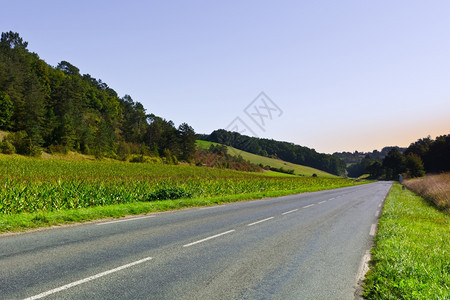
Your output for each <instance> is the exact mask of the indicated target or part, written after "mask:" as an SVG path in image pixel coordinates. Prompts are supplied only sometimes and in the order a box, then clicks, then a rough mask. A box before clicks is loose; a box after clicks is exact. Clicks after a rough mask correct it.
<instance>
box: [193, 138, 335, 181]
mask: <svg viewBox="0 0 450 300" xmlns="http://www.w3.org/2000/svg"><path fill="white" fill-rule="evenodd" d="M196 144H197V146H199V147H202V148H205V149H208V148H209V147H210V146H211V145H217V144H218V143H214V142H208V141H203V140H197V141H196ZM226 147H227V149H228V153H229V154H231V155H241V156H242V158H244V159H245V160H248V161H250V162H251V163H253V164H257V165H259V164H262V165H263V166H271V167H274V168H284V169H287V170H294V174H295V175H303V176H312V175H313V174H316V175H317V176H320V177H329V178H337V177H338V176H335V175H332V174H330V173H327V172H324V171H321V170H318V169H314V168H311V167H307V166H302V165H298V164H294V163H290V162H285V161H283V160H280V159H275V158H270V157H264V156H260V155H256V154H253V153H249V152H246V151H242V150H239V149H236V148H233V147H231V146H226ZM273 173H274V175H275V174H276V173H278V172H273Z"/></svg>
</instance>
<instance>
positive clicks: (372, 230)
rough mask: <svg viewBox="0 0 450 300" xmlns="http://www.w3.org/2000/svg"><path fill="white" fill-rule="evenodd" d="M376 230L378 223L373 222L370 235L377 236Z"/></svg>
mask: <svg viewBox="0 0 450 300" xmlns="http://www.w3.org/2000/svg"><path fill="white" fill-rule="evenodd" d="M376 230H377V224H372V226H370V232H369V235H370V236H375V233H376Z"/></svg>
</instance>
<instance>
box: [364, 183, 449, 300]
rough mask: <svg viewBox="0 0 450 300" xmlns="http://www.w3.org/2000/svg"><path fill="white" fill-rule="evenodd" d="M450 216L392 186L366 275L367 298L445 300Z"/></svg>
mask: <svg viewBox="0 0 450 300" xmlns="http://www.w3.org/2000/svg"><path fill="white" fill-rule="evenodd" d="M449 225H450V217H449V216H448V215H447V214H446V213H444V212H442V211H439V210H437V209H436V208H435V207H434V206H432V205H430V203H429V202H427V201H426V200H424V199H423V198H421V197H420V196H417V195H415V194H414V193H413V192H411V191H409V190H402V187H401V185H399V184H394V186H393V187H392V189H391V192H390V194H389V196H388V197H387V199H386V202H385V204H384V208H383V214H382V216H381V218H380V220H379V223H378V233H377V235H376V237H375V247H374V248H373V249H372V261H371V266H372V269H371V270H370V271H369V272H368V273H367V276H366V279H365V286H364V290H365V292H364V296H365V297H366V298H367V299H450V278H449V273H450V243H449V240H450V226H449Z"/></svg>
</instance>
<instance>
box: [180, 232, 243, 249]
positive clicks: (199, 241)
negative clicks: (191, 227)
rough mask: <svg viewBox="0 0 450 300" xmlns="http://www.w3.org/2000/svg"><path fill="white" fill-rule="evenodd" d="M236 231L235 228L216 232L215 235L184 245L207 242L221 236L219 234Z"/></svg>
mask: <svg viewBox="0 0 450 300" xmlns="http://www.w3.org/2000/svg"><path fill="white" fill-rule="evenodd" d="M234 231H236V230H234V229H232V230H228V231H225V232H222V233H219V234H216V235H213V236H210V237H207V238H204V239H201V240H198V241H195V242H192V243H189V244H186V245H183V247H189V246H192V245H195V244H199V243H202V242H206V241H208V240H211V239H214V238H216V237H219V236H222V235H225V234H228V233H232V232H234Z"/></svg>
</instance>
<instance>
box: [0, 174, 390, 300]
mask: <svg viewBox="0 0 450 300" xmlns="http://www.w3.org/2000/svg"><path fill="white" fill-rule="evenodd" d="M390 187H391V183H388V182H379V183H371V184H366V185H361V186H355V187H347V188H341V189H335V190H328V191H321V192H315V193H306V194H300V195H292V196H285V197H279V198H271V199H264V200H257V201H249V202H239V203H233V204H227V205H220V206H213V207H205V208H193V209H187V210H182V211H175V212H169V213H159V214H152V215H146V216H139V217H134V218H128V219H120V220H113V221H103V222H96V223H89V224H81V225H76V226H68V227H60V228H53V229H46V230H42V231H35V232H28V233H23V234H13V235H3V236H0V299H41V298H42V299H354V294H355V287H356V285H357V280H358V276H359V275H358V274H359V273H360V272H361V261H362V260H363V256H364V255H365V253H366V252H367V250H368V249H370V247H371V242H372V240H373V235H374V234H375V228H376V227H375V225H376V223H377V219H378V216H379V214H380V210H381V207H382V203H383V201H384V199H385V197H386V195H387V193H388V191H389V189H390Z"/></svg>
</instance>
